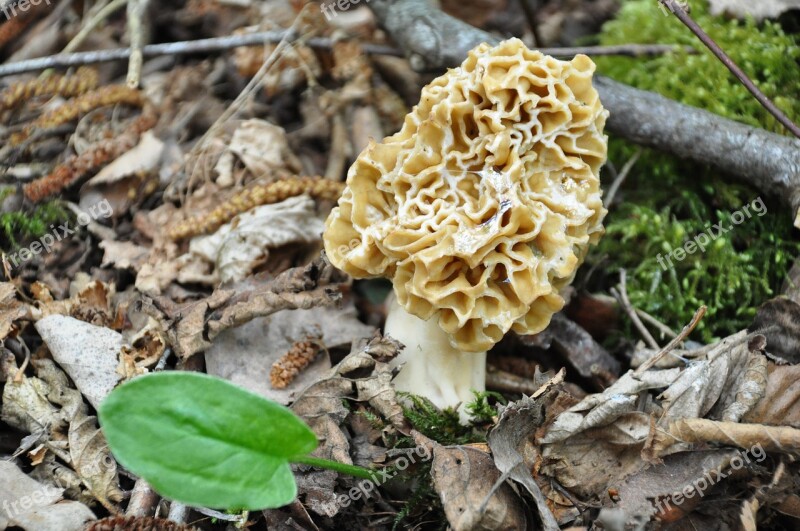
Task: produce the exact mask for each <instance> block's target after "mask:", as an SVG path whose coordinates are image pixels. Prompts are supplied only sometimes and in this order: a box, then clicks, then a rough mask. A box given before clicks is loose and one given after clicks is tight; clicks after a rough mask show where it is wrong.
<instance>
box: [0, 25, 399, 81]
mask: <svg viewBox="0 0 800 531" xmlns="http://www.w3.org/2000/svg"><path fill="white" fill-rule="evenodd" d="M284 37H286V38H288V40H296V39H297V38H298V35H297V34H296V33H294V32H291V31H287V30H276V31H262V32H258V33H249V34H246V35H230V36H227V37H214V38H210V39H198V40H194V41H178V42H168V43H162V44H148V45H147V46H144V47H143V48H142V56H143V57H158V56H162V55H186V54H195V53H208V52H218V51H222V50H230V49H231V48H237V47H239V46H257V45H261V44H274V43H277V42H280V41H281V40H282V39H283V38H284ZM334 42H335V41H334V40H333V39H328V38H325V37H311V38H308V39H304V40H303V44H305V45H306V46H309V47H311V48H322V49H326V50H327V49H330V48H332V47H333V44H334ZM361 49H362V50H363V51H364V53H367V54H379V55H394V56H400V55H402V52H400V51H399V50H397V49H396V48H393V47H391V46H384V45H381V44H370V43H365V44H362V45H361ZM130 56H131V49H130V48H113V49H111V50H98V51H93V52H79V53H61V54H57V55H51V56H49V57H39V58H36V59H28V60H26V61H19V62H16V63H8V64H4V65H0V76H10V75H13V74H22V73H24V72H35V71H37V70H45V69H47V68H66V67H69V66H80V65H88V64H96V63H107V62H111V61H121V60H125V59H129V58H130Z"/></svg>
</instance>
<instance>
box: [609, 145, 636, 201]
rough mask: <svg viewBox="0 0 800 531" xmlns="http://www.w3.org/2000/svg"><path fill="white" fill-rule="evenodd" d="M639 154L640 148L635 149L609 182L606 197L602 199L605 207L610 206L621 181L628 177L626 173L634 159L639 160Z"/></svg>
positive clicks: (630, 168) (629, 170)
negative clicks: (612, 180) (614, 177)
mask: <svg viewBox="0 0 800 531" xmlns="http://www.w3.org/2000/svg"><path fill="white" fill-rule="evenodd" d="M641 156H642V150H641V149H637V150H636V153H634V154H633V156H632V157H631V158H630V159H629V160H628V162H626V163H625V165H624V166H623V167H622V170H620V172H619V175H617V178H616V179H614V182H613V183H611V186H609V187H608V190H607V191H606V197H605V199H604V200H603V202H604V203H605V204H606V206H607V207H610V206H611V203H613V202H614V196H616V195H617V190H619V187H620V186H622V183H624V182H625V179H627V178H628V174H629V173H630V172H631V170H632V169H633V166H634V164H636V161H637V160H639V157H641Z"/></svg>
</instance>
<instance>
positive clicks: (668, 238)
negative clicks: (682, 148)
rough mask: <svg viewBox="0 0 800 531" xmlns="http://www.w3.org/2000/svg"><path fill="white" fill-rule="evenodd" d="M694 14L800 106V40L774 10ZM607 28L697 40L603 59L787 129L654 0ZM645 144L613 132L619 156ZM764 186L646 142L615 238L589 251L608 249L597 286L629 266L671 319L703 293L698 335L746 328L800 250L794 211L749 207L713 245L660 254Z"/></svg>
mask: <svg viewBox="0 0 800 531" xmlns="http://www.w3.org/2000/svg"><path fill="white" fill-rule="evenodd" d="M692 17H693V18H694V19H695V20H697V21H698V23H699V24H700V25H701V26H702V27H703V29H705V30H706V31H707V32H708V33H709V34H710V35H711V36H712V38H714V39H715V40H716V41H717V42H718V43H719V44H720V45H721V46H722V48H723V49H725V51H726V52H728V53H729V54H730V55H731V56H732V57H733V59H734V60H735V61H737V62H738V63H739V64H740V66H742V68H744V69H745V71H746V72H748V74H750V75H751V77H752V78H753V79H754V81H755V82H756V83H757V84H758V85H759V87H760V88H761V89H762V90H763V91H764V92H765V93H766V94H767V95H768V96H769V97H770V98H772V99H773V101H775V102H776V103H777V105H778V106H779V107H781V108H782V109H783V110H784V111H786V112H787V114H788V115H789V116H790V117H791V118H792V119H794V120H796V119H797V118H798V117H800V69H798V68H797V61H798V58H800V48H799V47H798V45H797V40H796V38H795V37H793V36H788V35H785V34H784V33H783V32H782V31H781V29H780V27H779V26H778V25H776V24H774V23H770V22H766V23H764V24H763V25H760V26H757V25H756V24H755V23H753V22H752V21H745V22H741V21H736V20H725V19H723V18H717V17H712V16H710V15H709V14H708V12H707V8H706V5H705V3H704V2H694V3H692ZM599 40H600V42H601V43H602V44H624V43H632V42H639V43H662V44H670V43H672V44H688V45H691V46H694V47H695V48H697V49H698V50H701V52H700V53H699V54H697V55H688V54H685V53H675V54H668V55H663V56H659V57H651V58H639V59H632V58H625V57H600V58H598V59H597V63H598V70H599V71H600V72H601V73H603V74H605V75H609V76H611V77H614V78H616V79H618V80H619V81H622V82H624V83H627V84H630V85H633V86H636V87H638V88H642V89H646V90H653V91H655V92H659V93H661V94H663V95H665V96H668V97H670V98H673V99H675V100H678V101H681V102H682V103H686V104H689V105H693V106H696V107H701V108H704V109H706V110H709V111H712V112H715V113H717V114H720V115H723V116H726V117H728V118H732V119H735V120H739V121H741V122H745V123H748V124H750V125H753V126H758V127H763V128H767V129H769V130H772V131H775V132H778V133H786V131H784V130H783V128H782V126H780V124H778V123H777V122H775V120H774V118H772V116H771V115H769V113H768V112H767V111H766V110H764V109H763V108H762V107H761V106H760V104H759V103H758V102H757V101H756V100H755V99H754V98H753V97H752V96H751V95H750V94H749V93H748V92H747V90H746V89H745V88H744V87H742V86H741V85H740V84H739V83H738V82H737V81H736V80H735V79H734V78H733V76H732V75H731V74H730V73H729V72H728V71H727V69H726V68H725V67H724V66H723V65H722V64H721V63H719V61H718V60H717V59H716V58H714V57H713V56H712V55H711V54H710V52H708V51H707V50H705V48H703V47H702V45H701V43H700V42H699V41H698V40H697V38H696V37H695V36H694V35H692V33H691V32H690V31H689V30H688V29H686V28H685V27H684V26H683V25H682V24H681V23H680V22H679V21H678V20H677V19H675V17H674V16H671V15H670V16H668V17H667V16H664V15H663V13H662V12H661V11H660V10H659V9H658V6H657V4H656V3H655V2H654V1H650V0H630V1H626V2H624V3H623V6H622V8H621V10H620V12H619V14H618V16H617V18H616V19H615V20H613V21H610V22H608V23H607V24H606V25H605V26H604V27H603V30H602V33H601V34H600V36H599ZM635 149H636V148H635V146H632V145H630V144H628V143H627V142H624V141H622V140H620V139H614V138H612V139H611V142H610V144H609V159H610V160H612V161H614V162H616V163H617V164H618V165H620V164H621V163H623V162H624V161H625V160H627V159H628V158H629V157H630V156H631V155H632V154H633V152H634V150H635ZM604 177H608V173H606V175H604ZM606 184H608V183H606ZM760 196H761V194H760V193H759V192H758V191H757V190H754V189H752V188H749V187H747V186H742V185H738V184H734V183H733V182H732V180H731V179H730V178H729V177H726V176H724V175H722V174H721V173H720V172H718V171H717V170H715V169H713V168H708V167H703V166H700V165H695V164H690V163H686V162H682V161H679V160H676V159H674V158H672V157H668V156H666V155H663V154H659V153H656V152H653V151H649V150H646V151H645V153H644V154H643V156H642V157H641V158H640V160H639V162H638V163H637V165H636V166H635V168H634V170H633V172H632V173H631V176H630V177H629V178H628V180H627V181H626V183H625V185H624V186H623V188H622V189H621V190H620V194H619V195H618V198H621V199H623V201H622V202H620V203H619V204H616V205H614V206H612V207H611V208H610V214H609V216H608V218H607V219H606V236H605V238H604V239H603V240H601V243H600V245H599V246H598V248H597V249H596V250H595V251H593V252H592V254H591V255H590V257H589V258H588V261H589V262H590V263H592V262H593V263H595V264H598V263H600V261H601V260H602V267H600V268H598V270H600V271H605V272H606V276H604V277H603V276H600V277H599V278H598V277H597V276H595V278H594V279H593V283H596V284H597V286H595V287H608V286H610V285H613V284H615V283H616V282H617V278H618V277H617V276H616V275H617V270H618V269H620V268H625V269H627V270H628V293H629V295H630V298H631V302H632V303H633V304H634V305H635V306H637V307H638V308H641V309H643V310H645V311H647V312H648V313H651V314H653V315H654V316H656V317H657V318H659V319H661V320H662V321H664V322H665V323H666V324H668V325H670V326H671V327H672V328H673V329H680V328H681V327H682V326H684V325H685V324H686V323H687V322H688V321H689V320H690V319H691V317H692V314H693V313H694V311H695V310H696V309H697V308H698V307H699V306H700V305H701V304H705V305H707V306H708V313H707V315H706V317H705V318H704V319H703V321H702V322H701V324H700V326H699V327H698V329H697V331H696V332H695V335H696V336H698V338H701V339H703V340H704V341H710V340H711V339H713V338H715V337H721V336H724V335H727V334H730V333H733V332H736V331H738V330H741V329H742V328H744V327H746V326H747V325H748V324H749V323H750V321H751V319H752V317H753V315H754V313H755V307H756V306H757V305H758V304H760V303H761V302H763V301H764V300H766V299H768V298H769V297H772V296H774V295H775V294H776V292H777V290H778V288H779V287H780V285H781V283H782V281H783V279H784V277H785V274H786V272H787V271H788V268H789V267H790V265H791V263H792V260H793V259H794V258H795V257H796V256H797V255H798V252H800V244H798V243H797V240H796V235H795V234H794V231H793V229H792V220H791V218H790V216H789V213H788V212H786V211H781V209H780V205H777V204H769V203H767V207H768V208H767V213H766V214H764V215H762V216H759V215H758V214H757V213H754V212H752V208H751V214H752V215H751V216H750V217H749V218H747V219H746V220H744V221H743V222H742V223H741V224H739V225H737V226H735V227H734V228H733V229H732V230H731V231H729V232H727V233H725V234H720V235H718V236H717V237H716V238H715V239H714V241H713V242H712V243H711V244H710V245H709V246H708V247H707V248H706V249H705V251H704V252H700V251H699V250H698V251H696V252H695V253H693V254H690V255H688V256H687V257H686V258H684V259H683V260H682V261H677V260H672V263H671V265H670V264H667V262H666V260H665V259H664V260H662V263H664V264H666V265H667V268H666V270H664V269H662V266H661V264H660V263H659V261H658V255H659V254H661V255H662V256H666V255H667V254H668V253H669V252H670V251H671V250H672V249H676V248H679V247H681V246H683V244H684V243H685V242H686V241H689V240H691V239H693V238H694V237H695V236H696V235H698V234H701V233H703V232H705V231H707V230H708V229H709V228H710V227H712V226H713V225H715V224H717V223H722V224H723V225H722V226H724V227H729V226H731V225H732V222H731V215H732V214H733V213H734V212H736V211H737V210H740V209H741V208H742V207H744V206H745V205H747V204H750V203H751V202H752V201H754V200H756V199H757V198H759V197H760ZM764 199H765V200H766V199H767V198H766V197H764ZM713 232H714V234H715V235H716V234H717V232H718V231H717V230H714V231H713ZM598 281H599V282H598Z"/></svg>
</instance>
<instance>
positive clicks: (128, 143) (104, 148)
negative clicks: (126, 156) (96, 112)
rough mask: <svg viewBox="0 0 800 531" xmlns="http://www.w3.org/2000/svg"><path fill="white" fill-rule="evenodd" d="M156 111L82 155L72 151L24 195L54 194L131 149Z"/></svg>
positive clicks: (36, 198) (152, 122)
mask: <svg viewBox="0 0 800 531" xmlns="http://www.w3.org/2000/svg"><path fill="white" fill-rule="evenodd" d="M156 121H157V120H156V115H155V113H153V112H144V113H142V114H141V115H140V116H139V117H138V118H136V120H134V121H133V123H132V124H131V126H130V127H129V128H128V129H127V130H126V131H125V132H124V133H122V134H121V135H119V136H118V137H116V138H109V139H105V140H101V141H99V142H97V143H95V144H93V145H92V146H90V147H89V148H88V149H87V150H86V151H84V152H83V153H81V154H80V155H73V156H72V157H70V158H69V159H67V160H66V161H64V162H63V163H61V164H59V165H58V166H57V167H56V168H55V169H54V170H53V172H52V173H50V174H49V175H46V176H44V177H42V178H41V179H36V180H35V181H32V182H30V183H28V184H26V185H25V187H24V188H23V192H24V193H25V197H26V198H28V200H30V201H31V202H33V203H38V202H39V201H41V200H43V199H45V198H47V197H50V196H51V195H54V194H56V193H58V192H60V191H61V190H63V189H64V188H66V187H67V186H69V185H71V184H72V183H74V182H75V181H77V180H78V179H80V178H82V177H84V176H86V175H88V174H89V173H90V172H93V171H95V170H97V169H98V168H100V167H101V166H103V165H104V164H106V163H108V162H111V161H112V160H114V159H115V158H117V157H119V156H120V155H122V154H123V153H125V152H127V151H128V150H130V149H132V148H133V147H134V146H135V145H136V144H137V143H138V142H139V136H140V135H141V134H142V133H143V132H145V131H147V130H148V129H150V128H151V127H153V126H154V125H155V124H156Z"/></svg>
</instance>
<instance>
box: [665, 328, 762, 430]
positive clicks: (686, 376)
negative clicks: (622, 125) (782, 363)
mask: <svg viewBox="0 0 800 531" xmlns="http://www.w3.org/2000/svg"><path fill="white" fill-rule="evenodd" d="M753 355H758V356H760V354H753ZM750 357H751V353H750V350H749V347H748V344H747V343H746V342H745V343H741V344H739V345H738V346H736V347H733V348H731V349H728V350H722V351H719V352H715V353H711V354H709V356H708V359H705V360H701V361H695V362H694V363H691V364H689V366H688V367H687V368H686V369H685V370H684V371H683V372H682V373H681V375H680V377H678V379H677V380H675V381H674V382H673V383H672V385H670V386H669V388H667V390H666V391H664V392H663V393H662V394H661V397H663V399H664V400H663V406H664V409H666V411H667V413H666V414H667V416H668V417H669V418H698V417H700V418H702V417H704V416H705V415H706V414H707V413H708V412H709V411H711V408H712V407H713V406H714V404H716V403H717V401H720V400H722V401H723V402H725V401H726V400H727V401H728V402H731V403H732V402H735V396H736V390H737V389H736V386H737V385H738V383H739V382H740V380H741V378H742V376H743V375H744V372H745V370H746V368H747V364H748V363H749V360H750Z"/></svg>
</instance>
